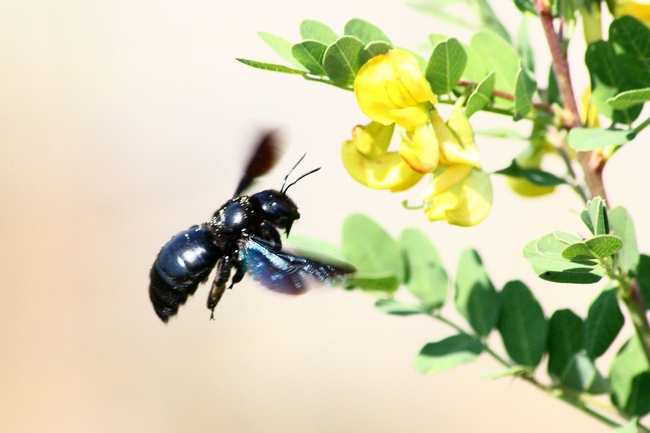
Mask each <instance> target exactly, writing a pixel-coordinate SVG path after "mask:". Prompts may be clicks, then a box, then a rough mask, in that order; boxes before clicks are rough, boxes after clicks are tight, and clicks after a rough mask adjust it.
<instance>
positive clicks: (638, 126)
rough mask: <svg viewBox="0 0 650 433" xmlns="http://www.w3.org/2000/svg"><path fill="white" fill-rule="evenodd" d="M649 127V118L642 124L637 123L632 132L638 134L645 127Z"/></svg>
mask: <svg viewBox="0 0 650 433" xmlns="http://www.w3.org/2000/svg"><path fill="white" fill-rule="evenodd" d="M648 125H650V117H648V118H647V119H646V120H644V121H643V122H641V123H639V124H638V125H637V126H635V127H634V128H633V129H632V131H634V133H635V134H637V135H638V134H639V132H641V131H643V130H644V129H645V128H646V126H648Z"/></svg>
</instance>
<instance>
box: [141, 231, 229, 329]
mask: <svg viewBox="0 0 650 433" xmlns="http://www.w3.org/2000/svg"><path fill="white" fill-rule="evenodd" d="M220 255H221V250H220V249H219V247H217V246H216V245H215V244H214V242H213V241H212V234H211V232H210V231H209V230H208V229H207V228H206V227H205V225H203V226H194V227H192V228H190V229H189V230H186V231H184V232H181V233H178V234H177V235H176V236H174V237H173V238H172V239H171V240H170V241H169V242H167V244H166V245H165V246H164V247H162V249H161V250H160V253H158V257H157V258H156V261H155V262H154V264H153V266H152V267H151V272H150V274H149V276H150V278H151V283H150V285H149V297H150V298H151V302H152V303H153V307H154V310H155V311H156V314H157V315H158V317H160V318H161V319H162V320H163V321H164V322H167V320H169V317H171V316H173V315H174V314H176V312H177V311H178V307H179V306H180V305H182V304H184V303H185V301H186V300H187V298H188V296H189V295H192V294H194V292H195V291H196V288H197V287H198V285H199V283H201V282H203V281H204V280H205V279H206V278H207V277H208V275H210V271H212V268H213V267H214V265H215V264H216V263H217V260H218V259H219V256H220Z"/></svg>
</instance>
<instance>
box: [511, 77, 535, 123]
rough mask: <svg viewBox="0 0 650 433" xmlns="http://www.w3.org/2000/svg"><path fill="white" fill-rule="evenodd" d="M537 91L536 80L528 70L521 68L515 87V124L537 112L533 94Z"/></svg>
mask: <svg viewBox="0 0 650 433" xmlns="http://www.w3.org/2000/svg"><path fill="white" fill-rule="evenodd" d="M536 89H537V82H536V81H535V79H534V78H533V77H531V76H530V74H529V73H528V72H527V71H526V69H524V68H522V67H520V68H519V71H518V72H517V79H516V85H515V112H514V116H513V118H514V120H515V122H516V121H517V120H521V119H523V118H525V117H526V116H528V114H530V113H534V112H535V107H533V94H534V93H535V90H536Z"/></svg>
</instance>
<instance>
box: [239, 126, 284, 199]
mask: <svg viewBox="0 0 650 433" xmlns="http://www.w3.org/2000/svg"><path fill="white" fill-rule="evenodd" d="M281 156H282V144H281V142H280V139H279V138H278V133H277V131H270V132H268V133H266V134H264V135H263V136H262V137H261V138H260V141H259V143H258V145H257V147H256V148H255V149H254V150H253V153H252V154H251V156H250V159H249V160H248V164H246V168H245V169H244V174H243V175H242V178H241V180H240V181H239V185H238V186H237V189H236V190H235V195H234V196H233V197H237V196H238V195H240V194H241V193H242V192H244V190H245V189H246V188H248V187H249V186H251V185H252V184H253V181H254V180H255V178H257V177H260V176H262V175H265V174H266V173H268V172H269V171H270V170H271V169H272V168H273V166H274V165H275V164H276V163H277V162H278V161H279V160H280V157H281Z"/></svg>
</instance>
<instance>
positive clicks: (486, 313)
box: [454, 249, 499, 337]
mask: <svg viewBox="0 0 650 433" xmlns="http://www.w3.org/2000/svg"><path fill="white" fill-rule="evenodd" d="M454 303H455V305H456V309H457V310H458V312H460V314H462V315H463V317H465V319H467V321H468V322H469V324H470V326H471V327H472V329H474V330H475V331H476V332H477V333H478V334H479V335H481V336H483V337H485V336H487V335H488V334H489V333H490V331H491V330H492V328H494V326H495V325H496V322H497V319H498V315H499V295H498V294H497V292H496V290H495V289H494V286H493V285H492V281H490V278H489V277H488V275H487V272H486V271H485V268H484V267H483V262H482V261H481V257H480V256H479V255H478V253H477V252H476V251H475V250H473V249H466V250H464V251H463V252H462V253H461V255H460V259H459V261H458V267H457V269H456V296H455V299H454Z"/></svg>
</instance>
